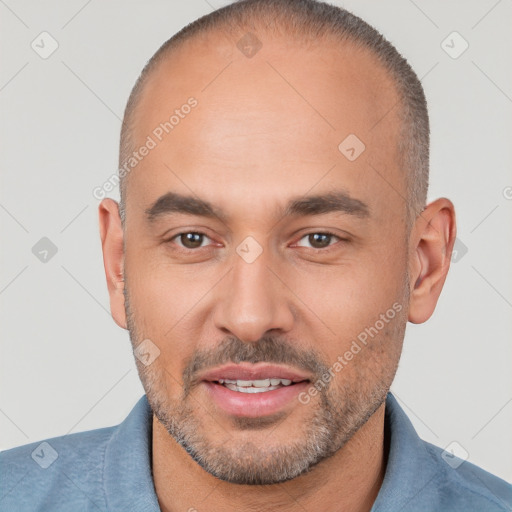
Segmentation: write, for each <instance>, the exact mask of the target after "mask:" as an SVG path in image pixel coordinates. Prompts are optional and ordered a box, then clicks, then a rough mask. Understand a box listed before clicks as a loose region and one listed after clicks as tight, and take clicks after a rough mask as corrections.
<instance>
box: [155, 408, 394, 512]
mask: <svg viewBox="0 0 512 512" xmlns="http://www.w3.org/2000/svg"><path fill="white" fill-rule="evenodd" d="M384 409H385V404H382V406H381V407H380V408H379V409H378V410H377V411H376V412H375V413H374V414H373V416H372V417H371V418H370V419H369V420H368V421H367V422H366V424H365V425H364V426H363V427H361V428H360V429H359V430H358V431H357V432H356V434H354V436H353V437H352V438H351V439H350V440H349V441H348V442H347V443H346V444H345V445H344V446H343V448H341V449H340V450H338V451H337V452H336V453H335V454H334V455H333V456H332V457H330V458H328V459H326V460H324V461H322V462H320V463H319V464H317V465H316V466H314V467H313V468H312V469H311V471H309V472H308V473H305V474H303V475H301V476H299V477H297V478H294V479H293V480H289V481H287V482H284V483H280V484H273V485H265V486H262V485H237V484H231V483H228V482H225V481H222V480H219V479H218V478H216V477H214V476H212V475H211V474H209V473H208V472H206V471H205V470H204V469H203V468H202V467H201V466H199V464H197V463H196V462H195V461H194V460H193V459H192V458H191V457H190V455H188V453H187V452H186V451H185V450H184V449H183V448H182V447H181V446H180V445H179V444H178V443H177V442H176V441H175V440H174V438H173V437H172V436H171V435H170V434H169V433H168V432H167V430H166V429H165V428H164V427H163V426H162V424H161V423H160V422H159V421H158V420H157V418H156V417H153V459H152V465H153V479H154V483H155V489H156V493H157V496H158V501H159V503H160V508H161V510H162V511H163V512H174V511H183V510H190V511H193V510H197V511H200V512H216V511H219V510H222V511H223V512H231V511H233V512H234V511H237V510H258V511H262V512H266V511H272V510H283V511H290V512H292V511H304V510H315V509H316V510H322V511H323V512H330V511H335V510H336V511H338V510H343V511H345V512H369V511H370V509H371V507H372V505H373V503H374V501H375V499H376V498H377V494H378V492H379V489H380V487H381V485H382V481H383V479H384V473H385V469H386V458H387V449H386V444H387V443H386V442H385V441H387V439H386V440H385V437H384Z"/></svg>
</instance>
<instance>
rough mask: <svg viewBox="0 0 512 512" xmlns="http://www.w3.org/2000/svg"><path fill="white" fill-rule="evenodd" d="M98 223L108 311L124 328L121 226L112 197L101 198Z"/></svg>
mask: <svg viewBox="0 0 512 512" xmlns="http://www.w3.org/2000/svg"><path fill="white" fill-rule="evenodd" d="M98 211H99V223H100V236H101V247H102V251H103V265H104V267H105V275H106V278H107V286H108V293H109V295H110V311H111V312H112V318H113V319H114V321H115V322H116V324H117V325H119V327H122V328H123V329H126V328H127V326H126V313H125V309H124V294H123V291H124V276H123V269H124V253H123V228H122V225H121V218H120V216H119V205H118V204H117V202H116V201H114V200H113V199H103V201H101V203H100V205H99V208H98Z"/></svg>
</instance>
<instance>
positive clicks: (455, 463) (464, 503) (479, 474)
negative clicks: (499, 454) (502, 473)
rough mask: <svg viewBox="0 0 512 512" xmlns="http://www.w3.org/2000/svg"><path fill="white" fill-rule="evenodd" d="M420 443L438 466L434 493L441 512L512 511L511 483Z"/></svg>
mask: <svg viewBox="0 0 512 512" xmlns="http://www.w3.org/2000/svg"><path fill="white" fill-rule="evenodd" d="M422 442H423V444H424V446H425V450H426V452H427V453H428V454H429V455H430V457H431V458H432V461H433V463H434V464H435V465H436V466H437V472H436V475H435V481H436V485H435V488H436V491H435V492H436V494H437V498H438V500H439V503H440V506H441V508H442V510H464V511H473V510H474V511H477V510H478V511H480V510H486V511H488V512H493V511H496V512H498V511H510V510H511V509H512V485H511V484H509V483H508V482H506V481H505V480H502V479H501V478H499V477H497V476H495V475H493V474H491V473H489V472H487V471H485V470H484V469H482V468H480V467H478V466H476V465H475V464H472V463H471V462H468V461H464V460H463V459H460V458H458V457H456V456H454V455H453V454H451V453H449V452H447V451H446V450H443V449H442V448H440V447H439V446H435V445H433V444H431V443H428V442H427V441H422Z"/></svg>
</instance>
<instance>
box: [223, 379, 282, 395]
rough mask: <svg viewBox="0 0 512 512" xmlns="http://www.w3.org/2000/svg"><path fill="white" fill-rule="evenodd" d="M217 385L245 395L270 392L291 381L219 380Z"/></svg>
mask: <svg viewBox="0 0 512 512" xmlns="http://www.w3.org/2000/svg"><path fill="white" fill-rule="evenodd" d="M218 382H219V384H224V385H225V386H226V387H227V388H228V389H232V390H233V391H241V392H245V393H261V392H263V391H272V390H274V389H278V388H280V387H281V386H289V385H290V384H291V383H292V381H291V380H290V379H277V378H271V379H260V380H239V379H237V380H232V379H219V380H218Z"/></svg>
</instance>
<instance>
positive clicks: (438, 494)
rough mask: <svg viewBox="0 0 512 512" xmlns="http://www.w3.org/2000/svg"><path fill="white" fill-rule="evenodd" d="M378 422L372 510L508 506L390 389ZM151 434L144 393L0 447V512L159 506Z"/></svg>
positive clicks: (507, 492) (439, 511) (510, 502)
mask: <svg viewBox="0 0 512 512" xmlns="http://www.w3.org/2000/svg"><path fill="white" fill-rule="evenodd" d="M385 421H386V426H387V428H388V429H389V433H390V446H389V455H388V462H387V467H386V474H385V477H384V481H383V483H382V487H381V489H380V491H379V494H378V496H377V499H376V501H375V503H374V505H373V507H372V512H399V511H403V512H413V511H414V512H416V511H417V512H420V511H421V512H425V511H436V512H445V511H461V512H471V511H475V512H476V511H478V512H494V511H511V510H512V485H510V484H508V483H507V482H505V481H504V480H501V479H500V478H498V477H496V476H494V475H491V474H490V473H488V472H486V471H484V470H483V469H481V468H479V467H477V466H475V465H473V464H471V463H469V462H467V461H465V462H462V463H461V460H460V459H458V460H457V459H454V458H452V457H451V456H447V453H446V452H445V453H444V455H443V450H442V449H441V448H438V447H436V446H434V445H432V444H430V443H427V442H425V441H423V440H422V439H420V438H419V436H418V434H417V433H416V431H415V430H414V427H413V426H412V424H411V422H410V421H409V418H408V417H407V416H406V414H405V413H404V411H403V410H402V408H401V407H400V405H399V404H398V402H397V401H396V399H395V398H394V397H393V395H392V394H391V393H389V394H388V396H387V400H386V419H385ZM151 439H152V412H151V408H150V406H149V404H148V401H147V399H146V396H145V395H144V396H143V397H142V398H141V399H140V400H139V401H138V402H137V404H136V405H135V407H134V408H133V410H132V411H131V412H130V414H129V415H128V416H127V418H126V419H125V420H124V421H123V422H122V423H121V424H120V425H118V426H116V427H109V428H102V429H98V430H91V431H89V432H81V433H76V434H70V435H67V436H61V437H56V438H53V439H49V440H47V441H43V442H42V443H41V442H38V443H32V444H28V445H25V446H21V447H18V448H13V449H11V450H6V451H4V452H2V453H0V472H1V473H0V478H1V480H0V511H6V512H12V511H43V510H44V511H52V512H57V511H66V512H75V511H84V512H85V511H87V512H89V511H91V512H92V511H96V512H98V511H109V512H118V511H119V512H128V511H137V512H144V511H147V512H150V511H151V512H154V511H159V510H160V508H159V506H158V500H157V496H156V492H155V488H154V485H153V479H152V475H151ZM443 457H444V458H443ZM459 464H460V465H459ZM194 506H195V507H196V508H198V510H200V504H194V503H191V504H190V507H191V508H192V507H194Z"/></svg>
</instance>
